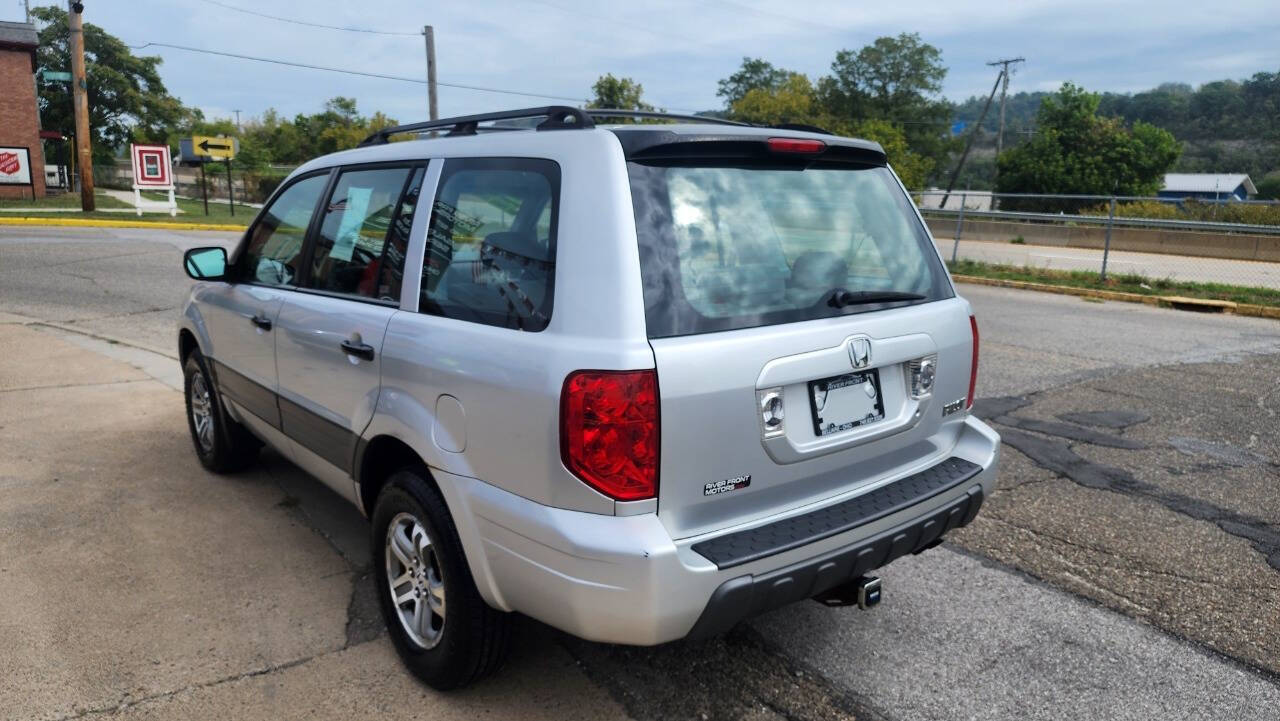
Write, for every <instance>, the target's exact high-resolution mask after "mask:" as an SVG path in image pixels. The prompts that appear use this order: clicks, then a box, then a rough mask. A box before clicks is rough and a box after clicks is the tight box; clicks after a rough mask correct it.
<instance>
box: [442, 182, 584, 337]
mask: <svg viewBox="0 0 1280 721" xmlns="http://www.w3.org/2000/svg"><path fill="white" fill-rule="evenodd" d="M559 189H560V170H559V166H557V165H556V164H555V163H554V162H552V161H549V160H530V159H516V158H483V159H479V158H477V159H466V160H450V161H448V162H447V163H446V164H445V166H444V170H443V172H442V173H441V176H440V190H439V192H438V193H437V194H436V200H435V204H434V206H433V207H432V211H431V226H430V229H429V230H428V232H427V248H426V253H425V255H424V258H423V268H422V290H421V294H422V295H421V301H420V304H419V308H420V309H421V310H422V311H424V312H427V313H433V314H437V315H442V316H445V317H448V318H459V319H463V320H471V321H475V322H479V323H487V324H490V325H498V326H503V327H507V328H518V329H520V330H529V331H539V330H542V329H543V328H545V327H546V326H547V322H548V321H549V320H550V318H551V301H552V296H553V292H552V291H553V285H554V281H555V257H556V255H555V248H556V217H557V213H558V205H559V200H558V195H559Z"/></svg>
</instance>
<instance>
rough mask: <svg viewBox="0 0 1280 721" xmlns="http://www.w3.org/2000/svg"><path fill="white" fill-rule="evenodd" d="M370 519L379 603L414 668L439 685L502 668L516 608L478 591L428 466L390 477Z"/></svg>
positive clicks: (449, 686) (446, 686)
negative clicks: (501, 606) (500, 605)
mask: <svg viewBox="0 0 1280 721" xmlns="http://www.w3.org/2000/svg"><path fill="white" fill-rule="evenodd" d="M372 526H373V528H372V534H373V535H372V543H371V544H370V545H371V547H372V550H373V568H374V574H373V576H374V583H375V584H377V591H378V600H379V606H380V607H381V608H382V616H383V619H384V620H385V621H386V624H387V631H388V632H389V633H390V634H391V641H392V643H393V644H394V645H395V647H396V652H397V653H399V654H400V659H401V660H402V661H404V664H405V665H406V666H408V667H409V670H410V671H411V672H413V674H414V675H415V676H417V677H418V678H420V679H422V680H423V681H424V682H425V683H426V684H427V685H428V686H431V687H432V688H435V689H438V690H441V691H447V690H450V689H456V688H461V687H463V686H467V685H469V684H472V683H475V682H476V681H479V680H480V679H482V678H484V677H485V676H488V675H490V674H492V673H493V672H494V671H496V670H498V668H499V667H501V665H502V662H503V661H504V660H505V659H506V656H507V652H508V650H509V648H510V645H511V614H508V613H503V612H501V611H498V610H496V609H494V608H491V607H490V606H489V604H487V603H485V600H484V599H483V598H482V597H481V596H480V592H479V591H477V590H476V585H475V581H474V580H473V579H472V576H471V569H470V567H468V565H467V559H466V556H465V555H464V554H463V551H462V542H461V540H460V539H459V538H458V530H457V527H456V526H455V525H454V523H453V517H452V516H450V515H449V511H448V509H447V508H446V506H445V502H444V498H443V497H442V496H441V495H440V491H439V490H438V489H437V488H436V487H435V485H434V484H432V483H431V482H430V481H429V480H427V478H426V474H425V471H424V470H420V469H416V468H407V469H404V470H401V471H397V472H396V473H394V474H393V475H392V476H391V478H389V479H388V480H387V484H386V486H384V487H383V489H382V492H381V493H379V494H378V500H377V502H376V503H375V504H374V508H373V514H372ZM397 599H399V601H397Z"/></svg>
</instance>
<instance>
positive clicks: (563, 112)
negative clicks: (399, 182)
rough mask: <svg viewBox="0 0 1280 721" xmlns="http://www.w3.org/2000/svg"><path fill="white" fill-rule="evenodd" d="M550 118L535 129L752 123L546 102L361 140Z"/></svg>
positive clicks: (410, 126)
mask: <svg viewBox="0 0 1280 721" xmlns="http://www.w3.org/2000/svg"><path fill="white" fill-rule="evenodd" d="M541 117H545V118H546V120H543V121H542V122H540V123H538V124H537V125H536V126H534V129H535V130H574V129H578V130H586V129H589V128H594V127H595V120H594V119H595V118H659V119H665V120H690V121H693V122H696V123H709V124H712V125H737V126H739V127H747V126H750V123H740V122H738V121H736V120H726V119H724V118H717V117H714V116H710V115H681V114H678V113H661V112H658V111H654V110H625V109H622V108H585V109H583V108H573V107H569V106H568V105H546V106H543V107H539V108H524V109H522V110H504V111H502V112H498V113H480V114H478V115H462V116H459V117H456V118H440V119H439V120H425V121H422V122H420V123H409V124H407V125H396V126H394V127H390V128H383V129H382V130H379V131H378V132H376V133H374V134H372V135H370V136H369V137H367V138H365V139H364V140H362V141H360V147H362V148H363V147H365V146H367V145H382V144H384V143H386V142H387V139H388V138H390V137H391V136H392V135H398V134H400V133H422V132H425V131H428V130H444V129H446V128H447V129H448V130H449V132H448V133H447V135H476V134H477V133H479V132H481V131H491V130H522V129H523V128H519V127H514V126H486V127H483V128H482V127H480V123H484V122H490V121H495V120H525V119H528V118H541Z"/></svg>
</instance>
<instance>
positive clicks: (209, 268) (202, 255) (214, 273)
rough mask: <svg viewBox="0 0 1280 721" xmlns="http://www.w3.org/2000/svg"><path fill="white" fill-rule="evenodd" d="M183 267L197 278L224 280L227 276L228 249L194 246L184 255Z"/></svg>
mask: <svg viewBox="0 0 1280 721" xmlns="http://www.w3.org/2000/svg"><path fill="white" fill-rule="evenodd" d="M182 268H183V270H185V271H187V275H189V276H191V277H192V278H194V279H196V280H223V279H225V278H226V277H227V251H226V250H225V249H223V248H216V247H213V248H192V249H191V250H188V251H187V252H186V254H185V255H183V256H182Z"/></svg>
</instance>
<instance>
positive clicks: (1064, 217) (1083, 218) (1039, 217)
mask: <svg viewBox="0 0 1280 721" xmlns="http://www.w3.org/2000/svg"><path fill="white" fill-rule="evenodd" d="M1037 197H1044V196H1037ZM1073 197H1079V196H1073ZM1107 200H1110V198H1107ZM920 214H921V215H924V216H935V217H943V218H955V217H957V216H969V217H971V218H986V219H990V220H1011V221H1018V222H1027V221H1036V222H1046V223H1056V224H1064V223H1078V224H1081V225H1098V226H1126V227H1133V228H1167V229H1170V230H1190V231H1203V232H1211V233H1227V234H1229V235H1280V225H1254V224H1251V223H1218V222H1214V221H1208V220H1173V219H1169V218H1130V217H1123V216H1117V217H1107V216H1105V215H1075V214H1067V213H1027V212H1022V211H1013V210H971V209H967V208H966V209H960V208H956V209H954V210H953V209H951V208H947V209H946V210H943V209H941V208H921V209H920Z"/></svg>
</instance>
